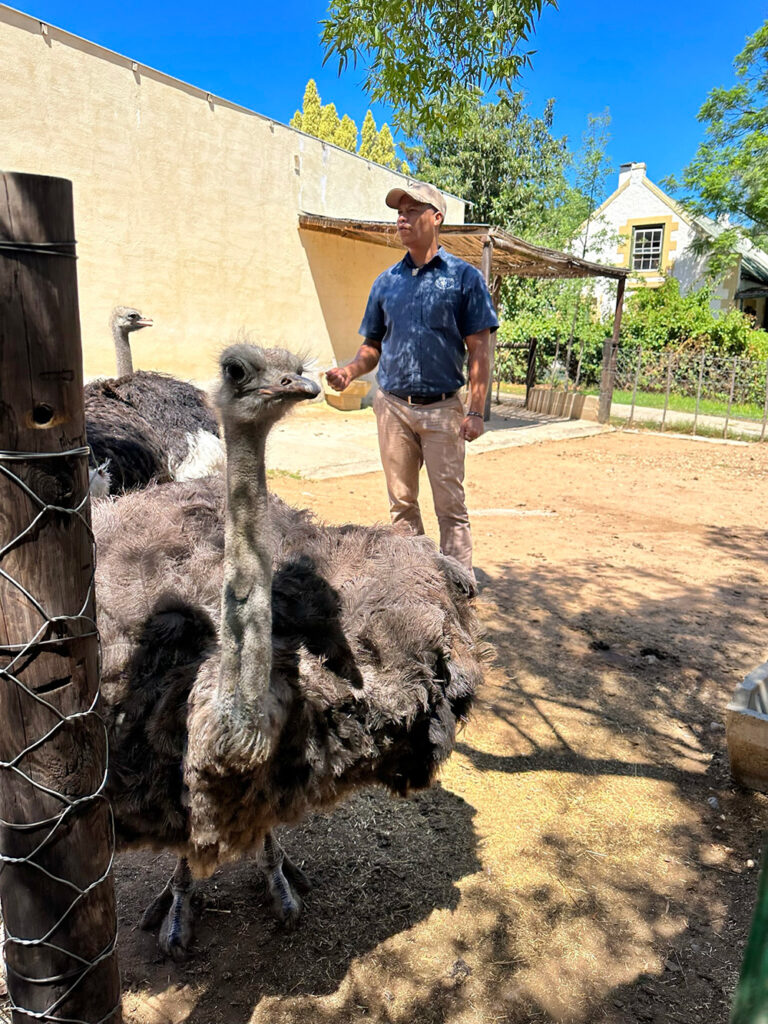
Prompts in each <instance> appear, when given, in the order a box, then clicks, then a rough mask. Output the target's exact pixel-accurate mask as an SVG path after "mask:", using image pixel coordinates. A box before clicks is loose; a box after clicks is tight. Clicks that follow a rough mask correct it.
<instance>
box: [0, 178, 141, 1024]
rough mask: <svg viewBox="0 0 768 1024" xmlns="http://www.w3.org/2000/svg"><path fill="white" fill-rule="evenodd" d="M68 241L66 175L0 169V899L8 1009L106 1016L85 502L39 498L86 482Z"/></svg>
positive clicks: (23, 1015)
mask: <svg viewBox="0 0 768 1024" xmlns="http://www.w3.org/2000/svg"><path fill="white" fill-rule="evenodd" d="M74 251H75V247H74V222H73V212H72V186H71V182H69V181H65V180H63V179H60V178H48V177H43V176H42V175H31V174H0V396H1V398H0V570H1V572H0V855H1V856H2V857H3V862H2V870H1V871H0V904H1V905H2V914H3V919H4V922H5V927H6V932H7V935H8V936H9V939H8V941H7V943H6V962H7V967H8V991H9V995H10V997H11V1002H12V1006H13V1007H15V1009H13V1017H12V1019H13V1021H14V1024H29V1022H30V1020H32V1019H39V1020H42V1021H52V1020H61V1019H67V1020H80V1021H87V1022H91V1021H101V1020H104V1021H109V1022H110V1024H116V1022H119V1021H120V1020H121V1013H120V1009H119V1006H120V980H119V975H118V969H117V961H116V956H115V953H114V950H113V945H114V937H115V933H116V917H115V901H114V890H113V882H112V876H111V873H110V870H109V869H110V858H111V851H112V828H111V817H110V812H109V807H108V805H107V803H106V800H105V798H104V797H103V796H101V795H99V793H98V791H99V789H100V787H101V785H102V782H103V778H104V772H105V765H106V756H107V751H106V737H105V733H104V729H103V725H102V724H101V723H100V722H99V720H98V719H97V717H96V716H95V715H93V714H87V712H88V709H89V708H90V707H91V706H92V704H93V702H94V699H95V696H96V693H97V689H98V639H97V636H96V634H95V624H94V622H93V616H94V600H93V592H92V585H91V584H92V577H93V546H92V540H91V537H90V534H89V530H88V528H87V525H86V524H89V523H90V510H89V507H88V505H87V504H85V505H84V506H83V511H82V516H83V519H81V518H79V517H78V516H76V515H70V514H68V513H66V512H64V511H61V510H57V509H56V508H55V507H52V508H45V506H58V507H59V509H71V508H73V507H75V506H77V505H78V504H79V503H80V502H81V501H82V499H83V498H84V497H85V495H86V494H87V489H88V464H87V458H86V457H85V456H84V455H83V454H75V453H76V452H77V450H78V449H82V447H83V446H84V445H85V424H84V413H83V392H82V387H83V376H82V353H81V344H80V323H79V314H78V298H77V276H76V263H75V260H74V259H73V258H72V257H73V256H74ZM59 452H69V453H73V454H67V455H58V454H57V453H59ZM43 453H53V455H54V457H52V458H51V457H42V454H43ZM19 455H21V457H19ZM35 455H37V456H38V457H35ZM9 474H14V475H15V476H17V477H18V478H19V479H20V480H21V481H23V483H24V484H25V485H26V487H27V488H28V489H29V491H30V492H32V494H34V495H36V496H38V498H39V499H40V502H37V501H35V500H34V499H33V498H32V497H31V496H30V494H29V493H27V492H26V491H25V490H24V489H23V488H22V487H20V486H19V485H18V483H17V482H16V481H14V480H13V479H11V476H10V475H9ZM41 506H42V507H41ZM36 517H39V518H38V521H37V524H36V525H35V526H34V527H33V529H31V530H28V528H29V526H30V524H31V523H32V522H33V521H34V520H35V518H36ZM25 531H28V532H26V533H25ZM11 581H16V583H17V584H19V585H20V586H21V587H23V588H24V591H26V594H25V593H24V592H23V591H22V590H20V589H19V586H17V585H14V583H12V582H11ZM27 595H30V596H31V597H32V598H34V601H35V602H37V605H38V606H37V607H36V606H35V603H33V602H32V601H30V600H29V598H28V596H27ZM70 617H71V618H70ZM32 641H34V643H32V645H31V646H30V647H29V648H28V650H27V651H26V653H22V654H21V656H20V653H21V652H24V650H25V647H27V645H29V644H30V643H31V642H32ZM70 716H73V717H70ZM15 858H18V862H16V860H15ZM16 940H28V941H16ZM41 940H42V941H41ZM88 965H92V966H90V967H88ZM23 1011H29V1013H27V1012H23ZM31 1014H34V1017H33V1016H31Z"/></svg>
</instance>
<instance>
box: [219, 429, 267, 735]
mask: <svg viewBox="0 0 768 1024" xmlns="http://www.w3.org/2000/svg"><path fill="white" fill-rule="evenodd" d="M267 432H268V430H267V428H260V427H258V426H255V427H254V426H250V427H249V428H248V429H243V428H242V427H241V426H239V425H234V426H233V425H231V424H227V423H225V436H226V444H227V512H226V532H225V540H224V590H223V596H222V609H221V612H222V614H221V665H220V669H219V687H218V692H219V696H220V698H221V699H222V700H223V702H224V703H225V704H226V705H227V706H228V707H229V708H230V709H231V711H232V713H234V714H238V713H241V712H242V713H245V715H246V717H249V718H253V717H254V714H255V713H256V712H257V711H258V708H259V705H260V703H261V702H262V699H263V697H264V695H265V694H266V692H267V689H268V687H269V676H270V669H271V663H272V593H271V588H272V550H271V544H270V543H269V536H270V524H269V506H268V500H269V499H268V493H267V474H266V468H265V464H264V453H265V445H266V439H267Z"/></svg>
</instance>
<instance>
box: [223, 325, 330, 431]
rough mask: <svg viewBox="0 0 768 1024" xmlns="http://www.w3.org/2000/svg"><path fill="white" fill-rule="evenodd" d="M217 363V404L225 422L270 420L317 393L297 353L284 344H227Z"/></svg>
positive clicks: (250, 422)
mask: <svg viewBox="0 0 768 1024" xmlns="http://www.w3.org/2000/svg"><path fill="white" fill-rule="evenodd" d="M220 365H221V384H220V386H219V392H218V396H217V404H218V407H219V409H220V411H221V415H222V418H223V420H224V423H225V426H226V425H231V426H238V425H239V426H241V427H245V426H247V425H249V424H254V423H264V424H271V423H273V422H275V420H278V419H279V418H280V417H281V416H284V415H285V413H286V412H287V411H288V409H289V408H290V407H291V406H293V405H294V404H295V403H296V402H300V401H303V400H304V399H307V398H315V397H316V396H317V395H318V394H319V393H320V386H319V385H318V384H317V383H315V381H313V380H310V378H309V377H304V376H303V373H304V366H303V362H302V360H301V359H300V358H299V356H295V355H293V353H291V352H288V351H286V349H284V348H259V347H258V346H256V345H248V344H245V343H239V344H237V345H230V347H229V348H228V349H225V351H224V352H222V354H221V359H220Z"/></svg>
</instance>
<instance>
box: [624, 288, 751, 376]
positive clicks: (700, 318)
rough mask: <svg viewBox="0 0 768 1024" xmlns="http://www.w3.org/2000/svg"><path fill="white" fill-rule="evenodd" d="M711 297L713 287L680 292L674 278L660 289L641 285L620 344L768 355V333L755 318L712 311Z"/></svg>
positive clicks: (632, 300)
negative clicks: (761, 328) (754, 320)
mask: <svg viewBox="0 0 768 1024" xmlns="http://www.w3.org/2000/svg"><path fill="white" fill-rule="evenodd" d="M711 300H712V291H711V289H710V288H709V287H704V288H699V289H697V290H696V291H690V292H688V294H687V295H681V294H680V284H679V282H678V281H677V279H676V278H674V277H669V278H667V280H666V281H665V282H664V284H663V285H661V287H659V288H641V289H638V291H637V292H636V293H635V294H634V295H632V296H631V297H630V298H629V299H628V300H627V305H626V309H625V312H624V318H623V320H622V331H621V341H622V344H635V345H642V346H643V347H644V348H650V349H667V348H674V349H676V350H678V351H684V350H685V351H693V352H697V351H701V350H702V349H707V350H709V351H712V352H715V353H717V354H719V355H732V356H733V355H738V356H740V355H744V356H746V357H747V358H752V359H765V358H767V357H768V333H766V332H765V331H760V330H754V328H753V321H752V318H751V317H749V316H748V315H747V314H745V313H741V312H739V310H737V309H731V310H728V311H727V312H724V313H719V314H717V313H714V312H713V311H712V308H711V306H710V302H711Z"/></svg>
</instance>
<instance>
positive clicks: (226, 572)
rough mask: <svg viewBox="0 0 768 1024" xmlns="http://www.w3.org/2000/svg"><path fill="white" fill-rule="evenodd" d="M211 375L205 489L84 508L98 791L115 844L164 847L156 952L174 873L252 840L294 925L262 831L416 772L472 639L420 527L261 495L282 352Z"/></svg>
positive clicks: (288, 873) (184, 875) (177, 935)
mask: <svg viewBox="0 0 768 1024" xmlns="http://www.w3.org/2000/svg"><path fill="white" fill-rule="evenodd" d="M221 371H222V381H221V387H220V392H219V397H218V403H219V410H220V414H221V417H222V421H223V424H224V432H225V440H226V447H227V474H226V502H225V501H224V494H223V487H224V485H223V484H222V483H221V482H220V481H217V480H216V479H215V478H213V477H211V478H208V479H206V480H200V481H194V482H189V483H184V484H169V485H167V486H165V487H157V488H151V489H149V490H147V491H144V492H139V493H136V494H132V495H126V496H125V497H123V498H121V499H119V500H117V501H114V502H105V503H100V506H99V507H97V508H96V510H95V516H94V526H95V530H96V536H97V541H98V545H99V559H98V577H97V595H98V599H99V623H100V628H101V633H102V644H103V652H104V671H103V680H104V681H103V687H102V690H103V694H104V700H105V705H106V708H105V713H106V716H107V720H108V723H109V728H110V735H111V753H110V758H111V768H110V777H109V791H110V796H111V798H112V800H113V804H114V807H115V815H116V824H117V834H118V838H119V841H120V842H121V844H123V845H148V846H153V847H156V848H167V849H171V850H173V851H175V852H176V853H177V854H178V855H179V858H180V860H179V864H178V866H177V869H176V871H175V872H174V875H173V877H172V879H171V881H170V882H169V884H168V886H167V887H166V889H165V890H164V892H163V893H161V894H160V896H159V897H158V898H157V899H156V900H155V901H154V903H153V904H152V906H151V907H150V908H149V909H148V911H147V913H146V914H145V920H144V923H145V924H152V923H158V922H159V921H160V920H161V919H162V918H164V921H163V925H162V928H161V934H160V942H161V946H162V948H163V949H164V950H165V951H166V952H168V953H170V954H172V955H174V956H176V957H180V956H183V955H184V953H185V951H186V948H187V946H188V944H189V942H190V940H191V934H192V930H191V911H190V894H191V873H194V874H195V875H198V876H205V875H208V874H210V873H211V872H212V871H213V870H214V869H215V868H216V867H217V866H218V865H219V864H221V863H223V862H226V861H228V860H233V859H236V858H240V857H243V856H255V857H256V858H257V859H258V860H259V862H260V864H261V866H262V867H263V868H264V870H265V872H266V874H267V881H268V885H269V888H270V891H271V894H272V897H273V902H274V906H275V910H276V912H277V914H278V916H279V917H280V918H281V919H282V920H283V921H284V922H285V923H286V924H288V925H292V924H294V923H295V922H296V920H297V919H298V916H299V913H300V910H301V899H300V897H299V895H298V893H297V888H299V887H300V886H301V883H302V881H303V879H302V873H301V872H300V871H298V869H297V868H296V867H295V866H294V865H293V864H292V863H291V862H290V861H289V860H288V859H287V858H286V857H285V856H284V854H283V852H282V850H281V849H280V847H279V845H278V844H277V843H276V841H275V840H274V838H273V836H272V830H273V829H274V828H275V827H276V826H278V825H282V824H290V823H295V822H298V821H299V820H301V819H302V818H303V817H304V816H305V815H306V814H307V813H308V812H311V811H313V810H317V809H322V808H328V807H331V806H332V805H334V804H335V803H336V802H337V801H338V800H340V799H341V798H342V797H343V796H344V795H345V794H347V793H349V792H350V791H353V790H356V789H358V788H360V787H362V786H365V785H371V784H380V785H384V786H386V787H387V788H389V789H390V791H392V792H393V793H395V794H399V795H403V794H405V793H407V792H408V791H409V790H410V789H413V788H420V787H424V786H427V785H429V784H430V783H431V781H432V780H433V779H434V776H435V773H436V771H437V769H438V767H439V765H440V763H441V762H442V761H443V760H444V759H445V758H446V757H447V756H448V754H449V753H450V750H451V748H452V746H453V742H454V736H455V730H456V726H457V723H458V722H460V721H462V720H463V719H464V718H465V717H466V715H467V713H468V711H469V708H470V705H471V702H472V698H473V695H474V693H475V690H476V688H477V686H478V684H479V682H480V680H481V677H482V662H483V659H484V656H485V653H486V649H485V646H484V644H483V642H482V640H481V638H480V635H479V631H478V626H477V621H476V618H475V614H474V611H473V608H472V604H471V600H470V598H471V595H472V593H473V591H472V587H471V583H470V581H469V579H468V578H467V575H466V573H465V572H464V570H463V569H462V568H461V567H460V566H459V565H458V564H457V563H455V562H453V560H451V559H446V558H443V557H442V556H441V555H439V554H438V552H437V551H436V550H435V548H434V546H433V545H432V544H431V543H430V542H429V541H427V540H426V539H425V538H415V537H410V536H405V535H402V534H399V533H397V532H395V531H393V530H392V529H391V528H389V527H372V528H366V527H354V526H346V527H337V528H329V527H325V526H323V525H321V524H319V523H317V522H316V521H315V520H314V519H313V518H312V517H311V516H310V515H309V514H308V513H306V512H298V511H296V510H293V509H290V508H288V507H287V506H285V505H284V504H283V503H282V502H279V501H278V500H277V499H274V498H270V497H269V495H268V493H267V487H266V471H265V467H264V448H265V441H266V437H267V433H268V431H269V429H270V428H271V426H272V425H273V424H274V423H275V422H276V421H277V420H278V419H279V418H280V416H282V415H283V414H284V412H285V411H286V410H287V408H288V407H290V406H291V405H292V404H293V403H294V402H295V401H297V400H300V399H302V398H308V397H312V396H313V395H314V394H316V393H317V390H318V389H317V385H316V384H314V383H313V382H311V381H309V380H307V379H306V378H304V377H302V375H301V372H302V371H301V366H300V365H299V364H298V362H297V360H296V358H295V357H292V356H290V354H289V353H286V352H284V351H282V350H267V351H264V350H262V349H259V348H255V347H252V346H249V345H237V346H233V347H231V348H229V349H227V350H226V351H225V352H224V353H223V355H222V357H221ZM224 506H225V507H224ZM273 567H274V568H273Z"/></svg>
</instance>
